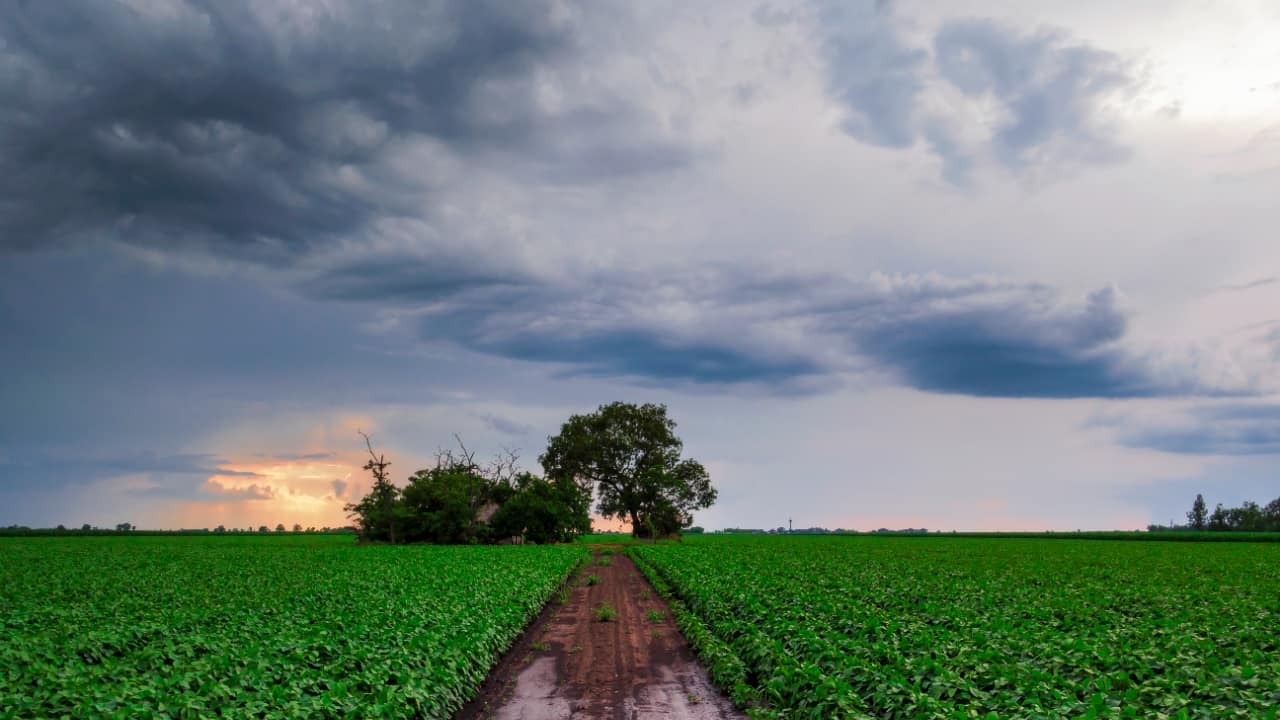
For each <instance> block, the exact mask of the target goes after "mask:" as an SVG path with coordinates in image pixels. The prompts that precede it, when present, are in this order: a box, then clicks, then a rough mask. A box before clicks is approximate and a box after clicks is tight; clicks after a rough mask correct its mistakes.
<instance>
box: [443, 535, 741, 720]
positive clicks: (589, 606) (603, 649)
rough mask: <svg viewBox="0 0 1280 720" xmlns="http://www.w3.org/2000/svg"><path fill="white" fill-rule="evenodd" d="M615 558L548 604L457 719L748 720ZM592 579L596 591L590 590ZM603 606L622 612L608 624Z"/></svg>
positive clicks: (632, 572) (664, 610) (643, 583)
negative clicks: (592, 578)
mask: <svg viewBox="0 0 1280 720" xmlns="http://www.w3.org/2000/svg"><path fill="white" fill-rule="evenodd" d="M599 558H600V556H597V559H599ZM610 559H611V560H612V564H611V565H597V564H594V562H593V564H591V565H588V566H587V567H586V568H585V569H584V570H583V571H582V572H581V573H579V575H578V577H577V578H576V579H575V581H574V584H573V585H571V586H570V593H569V596H568V598H567V600H566V602H564V603H563V604H561V603H558V602H557V600H556V599H553V600H552V601H551V603H550V604H548V606H547V608H546V609H544V610H543V612H542V615H541V616H539V617H538V619H537V620H536V621H535V622H534V624H533V625H532V626H531V627H530V628H529V630H528V631H527V632H526V633H525V634H524V636H523V637H521V638H520V640H518V641H517V642H516V644H515V646H514V647H513V648H512V650H511V651H510V652H509V653H508V654H507V656H506V657H505V658H504V659H503V660H502V661H501V662H500V663H499V664H498V666H497V667H496V668H495V669H494V671H493V673H491V675H490V677H489V679H488V680H487V681H486V683H485V685H484V687H483V688H481V691H480V694H479V696H477V698H476V699H475V700H473V701H472V702H471V703H470V704H469V705H468V706H467V707H465V708H463V710H462V712H461V713H459V714H458V716H457V718H456V720H481V719H484V720H553V719H554V720H561V719H563V718H580V719H582V720H587V719H588V718H591V719H593V720H594V719H595V718H602V719H607V720H656V719H657V718H677V719H685V718H687V719H688V720H718V719H721V718H733V719H734V720H737V719H739V718H744V717H745V716H744V715H743V714H742V713H740V712H738V711H737V710H735V709H734V707H733V703H731V702H730V701H729V700H728V699H727V698H725V697H724V696H723V695H722V694H721V693H720V692H719V691H718V690H717V689H716V688H715V686H714V685H712V684H711V681H710V680H709V679H708V678H707V673H706V671H705V670H704V669H703V668H702V666H701V665H699V664H698V660H697V658H696V657H695V656H694V654H693V651H692V650H690V649H689V645H688V644H687V643H686V642H685V640H684V637H683V636H681V635H680V631H679V629H677V628H676V626H675V623H674V622H673V621H672V618H671V610H670V608H669V607H668V606H667V603H666V601H665V600H663V599H662V598H660V597H659V596H658V594H657V593H656V592H654V590H653V586H651V585H650V584H649V582H648V581H647V580H645V579H644V576H642V575H641V574H640V571H639V570H637V569H636V566H635V564H634V563H633V562H631V559H630V558H628V557H626V556H625V555H622V554H620V553H619V554H615V555H612V556H610ZM587 575H595V576H596V577H597V578H599V581H600V582H599V584H597V585H589V586H588V585H585V584H583V582H584V579H585V578H586V576H587ZM602 604H607V605H608V606H609V607H611V608H613V609H614V610H616V612H617V614H616V615H615V616H614V617H613V618H612V619H610V620H609V621H602V620H601V619H600V618H599V616H598V614H597V612H596V610H597V609H598V608H600V607H601V606H602ZM659 614H660V615H659Z"/></svg>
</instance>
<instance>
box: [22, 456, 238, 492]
mask: <svg viewBox="0 0 1280 720" xmlns="http://www.w3.org/2000/svg"><path fill="white" fill-rule="evenodd" d="M227 462H228V461H227V460H224V459H221V458H218V457H217V456H214V455H209V454H202V453H191V454H173V455H164V454H159V453H155V452H137V453H130V454H125V455H111V454H102V453H95V452H82V451H77V450H75V449H70V448H68V449H64V450H62V451H51V450H48V449H44V448H27V449H26V450H25V451H23V452H21V453H15V454H13V455H12V456H11V457H9V458H8V461H7V462H4V463H0V488H3V489H6V490H12V489H15V488H19V487H42V488H51V487H55V486H60V485H66V484H71V483H77V482H78V483H88V482H91V481H93V480H97V479H102V478H109V477H120V476H125V475H147V476H152V477H164V478H184V482H187V483H191V482H193V481H197V482H199V483H203V482H204V480H205V479H207V478H208V477H209V476H212V475H221V476H223V477H245V478H254V477H261V475H259V474H258V473H255V472H248V471H243V470H222V469H219V466H220V465H225V464H227Z"/></svg>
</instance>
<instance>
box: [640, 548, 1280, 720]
mask: <svg viewBox="0 0 1280 720" xmlns="http://www.w3.org/2000/svg"><path fill="white" fill-rule="evenodd" d="M630 552H631V553H632V554H633V556H635V557H637V558H638V559H639V561H640V565H641V569H642V570H643V571H644V572H645V574H646V575H649V576H650V577H651V578H652V579H654V580H655V584H656V585H657V586H658V588H659V590H660V591H667V592H670V593H672V594H673V595H674V597H676V598H678V600H677V601H676V602H674V603H673V608H674V611H675V613H676V616H677V622H678V623H679V624H680V626H681V627H682V629H683V630H684V632H685V635H686V637H688V639H689V641H690V644H691V645H693V646H694V647H695V649H696V650H697V651H698V653H699V655H701V657H702V658H703V660H704V662H706V663H707V665H708V669H709V671H710V673H711V675H712V677H713V678H714V679H715V680H716V681H717V683H718V684H720V685H721V687H724V688H725V689H726V690H727V691H729V692H730V694H731V695H732V696H733V698H734V700H735V701H736V702H737V703H739V704H740V705H742V706H756V707H757V709H756V710H753V714H754V715H757V716H762V717H787V718H824V719H825V718H1072V719H1074V718H1205V719H1209V718H1213V719H1215V720H1216V719H1221V718H1254V719H1257V718H1276V717H1280V715H1278V713H1280V710H1278V708H1280V546H1277V545H1275V544H1252V543H1161V542H1107V541H1074V540H1057V539H1055V540H1035V539H999V540H989V539H967V538H959V539H953V538H945V537H941V538H940V537H933V538H919V539H915V538H874V537H755V538H753V537H741V536H739V537H714V536H709V537H703V538H686V539H685V541H684V542H683V543H681V544H678V545H677V544H670V545H668V544H660V545H652V546H645V545H637V546H634V547H632V548H631V549H630Z"/></svg>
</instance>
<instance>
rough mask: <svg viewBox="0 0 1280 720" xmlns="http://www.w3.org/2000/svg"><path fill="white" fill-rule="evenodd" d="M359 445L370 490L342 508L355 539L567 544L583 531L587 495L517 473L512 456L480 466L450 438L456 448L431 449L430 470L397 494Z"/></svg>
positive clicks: (587, 524)
mask: <svg viewBox="0 0 1280 720" xmlns="http://www.w3.org/2000/svg"><path fill="white" fill-rule="evenodd" d="M365 443H366V445H367V446H368V448H369V455H370V458H371V459H370V460H369V462H368V463H366V464H365V469H366V470H369V471H370V472H372V473H373V477H374V482H373V486H372V488H371V489H370V490H369V493H368V494H367V495H365V496H364V498H362V499H361V500H360V502H358V503H353V504H351V505H348V506H347V511H348V513H350V515H351V517H352V519H354V520H355V521H356V525H357V528H358V530H359V533H360V537H361V539H363V540H368V541H375V542H390V543H405V542H428V543H435V544H442V545H443V544H469V543H486V542H497V541H502V540H507V539H517V538H518V539H520V540H522V541H526V542H536V543H548V542H569V541H571V540H573V538H574V537H576V536H577V535H578V534H581V533H586V532H589V531H590V530H591V518H590V515H589V514H588V510H589V507H590V503H591V496H590V491H589V490H587V489H584V488H581V487H579V486H578V485H576V484H574V483H572V482H569V483H564V482H555V481H548V480H544V479H542V478H539V477H536V476H533V475H530V474H529V473H527V472H520V471H519V470H518V469H517V462H518V457H517V456H516V454H515V453H514V451H507V452H506V454H505V455H500V456H499V457H498V458H496V459H495V460H493V461H492V462H490V463H488V464H487V465H481V464H479V463H477V462H476V461H475V455H474V453H472V452H471V451H469V450H468V449H467V447H466V446H465V445H463V444H462V441H461V439H458V447H459V448H460V450H458V451H454V450H440V451H438V452H437V453H436V463H435V466H434V467H431V468H426V469H423V470H419V471H417V472H415V473H414V474H413V475H411V476H409V481H408V483H407V484H406V485H405V486H404V488H403V489H401V488H400V487H398V486H397V485H395V484H394V483H392V482H391V480H390V479H389V477H388V474H387V471H386V469H387V467H388V466H390V463H389V462H387V461H386V459H385V458H384V457H383V456H381V455H376V454H375V453H374V451H373V446H372V444H371V443H370V442H369V439H368V437H367V436H366V437H365Z"/></svg>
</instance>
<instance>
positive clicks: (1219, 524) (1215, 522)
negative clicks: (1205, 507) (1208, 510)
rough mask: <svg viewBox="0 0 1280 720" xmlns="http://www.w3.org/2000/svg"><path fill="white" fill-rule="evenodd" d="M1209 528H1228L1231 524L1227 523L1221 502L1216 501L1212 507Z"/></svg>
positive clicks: (1226, 516)
mask: <svg viewBox="0 0 1280 720" xmlns="http://www.w3.org/2000/svg"><path fill="white" fill-rule="evenodd" d="M1209 529H1210V530H1230V529H1231V525H1230V524H1229V523H1228V514H1227V511H1226V509H1225V508H1223V507H1222V503H1218V505H1217V507H1215V508H1214V509H1213V514H1212V515H1210V516H1209Z"/></svg>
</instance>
